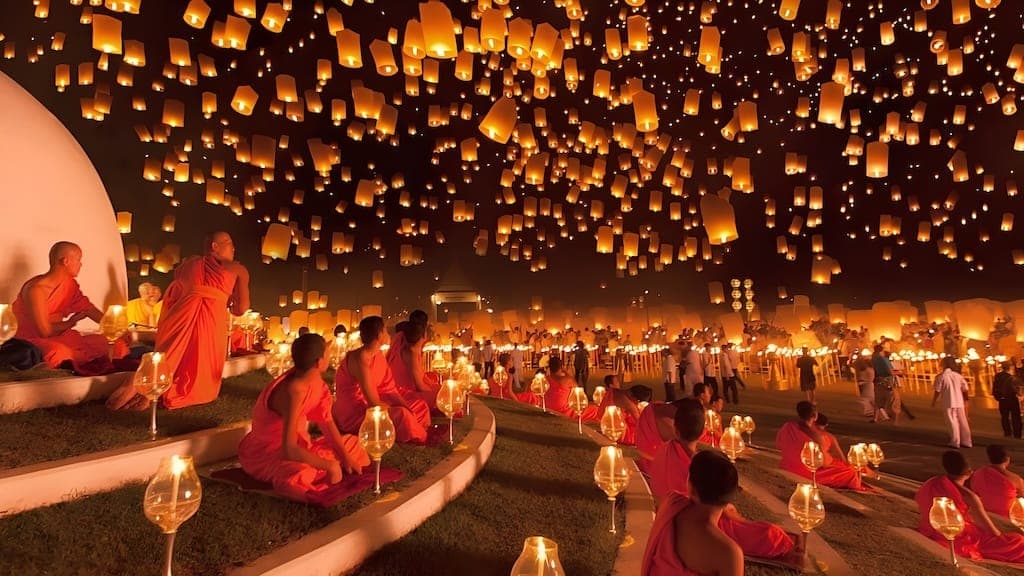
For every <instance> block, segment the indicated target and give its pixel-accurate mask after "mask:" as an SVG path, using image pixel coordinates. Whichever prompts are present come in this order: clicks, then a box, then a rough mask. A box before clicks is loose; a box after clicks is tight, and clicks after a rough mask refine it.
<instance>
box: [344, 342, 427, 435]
mask: <svg viewBox="0 0 1024 576" xmlns="http://www.w3.org/2000/svg"><path fill="white" fill-rule="evenodd" d="M350 358H351V356H346V360H345V361H344V362H342V363H341V366H338V371H337V373H336V374H335V377H334V386H335V391H336V394H337V399H336V400H335V401H334V409H333V413H334V422H335V423H336V424H337V425H338V430H340V431H342V432H347V433H349V434H358V433H359V426H360V425H361V424H362V423H363V417H364V416H365V415H366V409H367V408H369V406H370V405H369V403H367V401H366V397H365V396H363V389H362V388H361V387H360V386H359V382H358V381H356V379H355V378H353V377H352V374H350V373H349V368H348V363H349V359H350ZM368 369H369V372H368V373H367V374H366V378H367V379H368V380H369V382H370V385H371V386H374V387H376V388H377V395H378V396H379V397H380V401H381V402H384V403H385V404H389V405H390V408H388V415H389V416H391V421H392V423H394V425H395V439H396V440H398V441H399V442H416V443H423V442H426V440H427V428H429V427H430V407H429V406H427V403H426V402H424V401H423V400H419V399H416V398H412V399H407V400H406V403H407V404H408V405H409V408H406V407H404V406H401V405H400V404H401V400H402V397H401V396H400V393H399V391H398V387H397V386H396V385H395V378H394V376H392V374H391V368H389V367H388V363H387V359H386V358H385V357H384V355H383V354H380V353H376V354H374V355H373V356H372V357H371V359H370V365H369V367H368Z"/></svg>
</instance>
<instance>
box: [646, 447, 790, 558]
mask: <svg viewBox="0 0 1024 576" xmlns="http://www.w3.org/2000/svg"><path fill="white" fill-rule="evenodd" d="M690 460H691V458H690V455H689V454H687V453H686V449H685V448H684V447H683V445H682V443H680V442H678V441H676V440H672V441H670V442H666V443H665V444H663V445H662V446H661V447H660V448H658V453H657V454H656V455H655V456H654V461H653V462H652V463H651V472H650V486H651V493H652V494H654V497H655V498H657V499H658V500H659V501H660V500H664V499H665V498H667V497H669V496H670V495H671V494H673V493H680V494H686V495H689V486H688V485H687V482H688V481H689V479H690ZM718 528H719V529H721V530H722V532H724V533H725V535H726V536H728V537H729V538H731V539H732V540H733V541H734V542H736V544H739V547H740V548H741V549H742V550H743V554H744V555H746V556H753V557H755V558H776V557H779V556H784V555H786V554H788V553H789V552H791V551H792V550H793V546H794V545H795V539H794V537H793V536H792V535H790V534H788V533H787V532H786V531H785V530H783V529H782V528H780V527H778V526H776V525H775V524H772V523H771V522H754V521H751V520H747V519H745V518H733V517H731V516H728V515H726V514H723V515H722V517H721V518H720V519H719V521H718Z"/></svg>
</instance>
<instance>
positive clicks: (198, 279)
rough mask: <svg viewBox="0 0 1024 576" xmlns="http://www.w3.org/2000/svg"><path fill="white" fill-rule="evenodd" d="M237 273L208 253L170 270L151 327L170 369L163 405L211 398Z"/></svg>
mask: <svg viewBox="0 0 1024 576" xmlns="http://www.w3.org/2000/svg"><path fill="white" fill-rule="evenodd" d="M236 280H237V275H236V274H235V273H234V272H233V271H231V270H228V269H227V268H225V267H224V265H223V264H221V262H220V261H219V260H217V258H215V257H214V256H211V255H207V256H193V257H191V258H187V259H186V260H185V261H184V262H182V263H181V264H180V265H179V266H178V267H177V268H176V269H175V270H174V282H171V285H170V286H168V288H167V294H166V295H165V296H164V309H163V312H162V314H161V316H160V325H159V326H158V327H157V331H156V349H157V351H158V352H163V353H164V354H165V355H166V357H167V362H168V363H169V365H171V366H174V367H175V372H174V384H172V385H171V387H170V389H168V390H167V392H165V393H164V395H163V405H164V406H165V407H167V408H183V407H185V406H193V405H195V404H205V403H207V402H212V401H214V400H216V399H217V396H218V395H219V394H220V381H221V377H222V376H223V373H224V359H225V358H226V357H227V346H228V326H229V321H230V316H229V315H228V299H230V298H231V294H232V292H233V291H234V289H235V283H236Z"/></svg>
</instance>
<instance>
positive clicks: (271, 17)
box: [260, 2, 288, 33]
mask: <svg viewBox="0 0 1024 576" xmlns="http://www.w3.org/2000/svg"><path fill="white" fill-rule="evenodd" d="M287 19H288V11H287V10H285V9H284V6H283V5H281V4H277V3H274V2H270V3H268V4H267V7H266V8H265V9H264V10H263V18H261V19H260V24H262V25H263V27H264V28H266V29H267V30H269V31H271V32H274V33H280V32H281V31H282V30H284V23H285V21H286V20H287Z"/></svg>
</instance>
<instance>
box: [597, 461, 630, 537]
mask: <svg viewBox="0 0 1024 576" xmlns="http://www.w3.org/2000/svg"><path fill="white" fill-rule="evenodd" d="M631 473H632V471H631V470H630V468H629V466H628V464H627V461H626V460H625V459H624V458H623V457H622V449H621V448H619V447H618V446H602V447H601V455H600V456H598V458H597V462H596V463H594V482H595V483H596V484H597V486H598V488H600V489H601V490H603V491H604V493H605V494H606V495H607V496H608V500H610V501H611V503H612V523H611V529H610V530H609V532H611V533H613V534H614V533H615V498H616V497H617V496H618V495H619V493H620V492H622V491H623V490H625V489H626V486H627V485H629V477H630V475H631Z"/></svg>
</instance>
